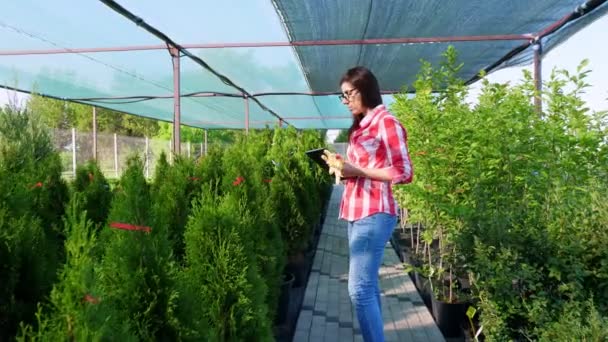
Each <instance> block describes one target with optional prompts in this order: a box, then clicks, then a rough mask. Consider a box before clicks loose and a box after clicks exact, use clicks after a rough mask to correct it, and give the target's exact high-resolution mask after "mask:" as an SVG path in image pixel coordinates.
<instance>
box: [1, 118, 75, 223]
mask: <svg viewBox="0 0 608 342" xmlns="http://www.w3.org/2000/svg"><path fill="white" fill-rule="evenodd" d="M0 158H1V160H2V167H3V168H5V169H6V170H7V171H8V172H10V173H11V174H12V175H13V177H14V179H13V180H14V182H16V183H15V184H21V185H22V186H26V187H29V188H30V189H32V191H31V192H30V196H29V198H27V201H26V203H25V206H26V207H27V208H28V209H29V211H30V212H31V213H32V215H35V216H36V217H39V218H40V219H41V223H42V226H43V228H44V229H45V230H46V231H49V232H51V231H52V232H54V233H55V234H57V232H58V229H57V228H58V227H60V226H61V224H62V222H61V217H62V216H63V213H64V210H65V209H64V206H65V203H67V201H68V187H67V184H66V182H65V181H64V180H63V179H62V178H61V170H62V166H61V158H60V157H59V154H58V153H57V152H56V151H55V149H54V147H53V144H52V142H51V139H50V136H49V134H48V132H47V130H46V128H45V127H43V126H41V124H40V121H39V120H37V116H36V113H28V112H25V111H22V110H19V109H12V108H8V107H7V108H4V109H3V110H2V111H1V112H0Z"/></svg>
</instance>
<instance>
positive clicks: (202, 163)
mask: <svg viewBox="0 0 608 342" xmlns="http://www.w3.org/2000/svg"><path fill="white" fill-rule="evenodd" d="M223 155H224V148H223V147H221V146H219V145H211V146H210V147H209V150H208V151H207V154H206V155H205V156H204V157H202V158H200V159H199V161H198V164H197V165H196V168H195V171H194V177H196V178H197V179H198V180H199V182H200V183H201V184H211V186H212V188H213V191H214V192H217V193H220V192H221V185H222V178H223V176H224V174H223V168H222V165H223V164H222V158H223ZM199 195H200V192H195V193H194V196H195V197H198V196H199Z"/></svg>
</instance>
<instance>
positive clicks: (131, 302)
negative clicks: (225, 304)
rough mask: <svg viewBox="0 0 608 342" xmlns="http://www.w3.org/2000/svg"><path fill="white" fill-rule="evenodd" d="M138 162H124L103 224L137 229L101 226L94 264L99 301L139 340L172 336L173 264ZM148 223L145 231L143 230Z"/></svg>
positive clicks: (173, 331) (162, 228)
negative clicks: (100, 250)
mask: <svg viewBox="0 0 608 342" xmlns="http://www.w3.org/2000/svg"><path fill="white" fill-rule="evenodd" d="M152 208H153V207H152V201H151V197H150V189H149V185H148V184H147V183H146V180H145V178H144V176H143V163H142V162H141V160H140V159H139V158H137V157H133V158H131V159H129V161H128V167H127V170H126V171H125V172H124V174H123V176H122V177H121V180H120V184H119V188H118V189H117V193H116V195H115V199H114V201H113V203H112V209H111V210H110V214H109V219H108V222H109V223H110V225H112V224H113V223H123V224H129V225H133V226H135V227H134V228H136V229H137V230H122V229H111V228H106V229H105V230H103V231H102V234H101V236H102V243H104V245H105V250H104V253H103V258H102V261H101V264H100V267H99V292H100V293H101V295H102V298H101V300H102V301H103V302H104V303H106V304H107V305H108V306H110V307H112V308H114V309H115V310H116V314H115V315H116V317H117V319H118V320H119V321H125V322H128V324H129V331H130V332H131V333H133V334H135V335H136V336H138V338H139V339H144V340H152V339H170V340H172V339H175V338H176V336H177V331H176V330H177V329H176V326H177V324H178V323H177V319H176V318H175V316H174V315H173V310H174V307H175V305H176V304H175V302H176V297H177V293H176V291H175V288H174V280H173V279H174V277H175V265H174V263H173V259H172V256H171V253H172V248H171V243H170V240H169V234H168V231H167V228H168V227H167V226H166V225H164V224H162V223H159V222H157V221H155V218H156V216H155V215H154V213H153V212H152ZM138 227H147V228H149V229H150V230H149V231H145V230H143V229H146V228H138Z"/></svg>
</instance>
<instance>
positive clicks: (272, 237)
mask: <svg viewBox="0 0 608 342" xmlns="http://www.w3.org/2000/svg"><path fill="white" fill-rule="evenodd" d="M271 138H272V137H271V136H270V134H268V133H267V132H260V133H258V132H251V133H250V134H249V135H247V136H246V135H241V136H239V137H238V138H237V142H236V143H235V144H233V145H232V146H231V147H230V148H228V149H227V150H226V151H225V153H224V155H223V173H224V178H223V186H222V189H223V191H222V193H224V194H229V195H233V196H235V198H238V199H239V200H240V201H242V203H243V204H244V205H243V206H242V207H240V208H239V211H238V214H239V216H240V217H241V218H242V219H243V220H244V221H245V222H247V225H248V226H249V229H248V230H247V232H248V233H249V234H248V235H247V236H245V237H244V238H245V239H246V240H247V241H251V242H252V243H251V248H252V250H253V252H254V255H255V259H256V264H257V267H258V269H259V270H260V274H261V276H262V278H263V279H264V282H265V284H266V287H267V288H268V289H269V290H268V293H267V296H266V303H267V305H268V307H269V310H268V315H269V318H270V319H272V318H273V317H274V312H275V311H276V307H277V303H278V296H277V294H278V293H279V287H280V284H281V273H282V271H283V268H284V264H285V261H284V259H285V256H284V246H283V241H282V239H281V231H280V228H279V223H280V222H279V221H277V220H276V216H275V213H274V211H273V210H272V208H271V207H270V206H269V205H268V204H269V196H268V194H269V192H270V191H269V186H268V184H269V183H268V182H269V181H270V182H271V181H272V178H267V177H269V175H268V174H267V173H268V168H267V167H268V164H267V160H266V159H265V158H264V156H265V154H266V151H267V149H268V146H269V145H270V141H271V140H270V139H271ZM243 171H246V172H243ZM265 173H266V176H264V174H265Z"/></svg>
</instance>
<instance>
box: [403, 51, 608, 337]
mask: <svg viewBox="0 0 608 342" xmlns="http://www.w3.org/2000/svg"><path fill="white" fill-rule="evenodd" d="M459 68H460V65H459V64H458V63H457V62H456V53H455V50H453V49H448V51H447V52H446V54H445V61H444V62H443V63H442V64H441V65H440V66H439V67H438V68H433V67H432V66H431V65H430V64H428V63H423V66H422V69H421V72H420V74H419V77H418V79H417V81H416V82H415V90H416V96H415V97H413V98H410V97H409V96H407V94H403V95H399V96H397V101H396V103H395V105H394V107H393V110H394V112H395V113H396V114H397V115H398V116H399V118H400V119H401V120H402V122H404V123H406V126H407V128H408V136H409V147H410V150H411V154H412V162H413V164H414V166H415V170H416V177H415V179H414V184H413V185H412V186H408V187H407V188H402V190H398V192H400V191H402V192H406V193H407V196H405V195H402V196H401V197H400V198H401V199H402V201H403V200H405V199H407V202H406V203H402V206H404V207H407V208H408V209H409V212H410V213H411V215H410V220H412V221H413V222H421V223H423V226H424V233H423V234H422V235H423V237H424V238H425V239H423V240H426V241H427V242H429V243H430V242H431V241H432V240H433V239H439V240H440V244H439V246H440V249H439V251H438V253H436V252H434V253H435V254H437V255H433V256H432V257H431V258H430V261H429V258H428V257H427V258H426V259H425V260H426V261H427V263H429V262H430V264H429V265H428V274H430V275H431V276H432V277H433V278H434V279H435V285H436V288H435V290H436V292H437V293H436V294H437V295H439V296H445V299H448V300H449V299H452V300H455V299H457V298H458V293H455V294H453V296H454V297H452V298H448V295H447V292H448V291H445V289H446V287H447V286H452V285H448V284H446V283H445V282H444V281H443V280H444V279H445V277H446V273H447V271H448V270H452V271H453V272H454V273H455V274H456V275H458V276H460V277H466V276H467V274H469V275H471V276H472V280H473V290H474V296H475V303H476V304H477V305H478V306H479V307H480V309H481V324H482V325H483V327H484V334H485V336H486V337H487V338H488V339H491V340H512V339H522V338H530V339H538V338H540V335H541V331H544V330H542V329H544V328H545V327H550V326H554V324H557V323H556V322H558V320H559V319H560V318H559V316H557V315H556V314H555V313H561V312H563V311H564V310H565V308H566V307H567V305H569V304H567V303H570V302H573V303H583V302H585V301H586V300H587V299H588V298H591V297H593V298H594V300H595V303H596V305H597V310H598V311H597V312H598V313H599V315H600V316H604V317H605V316H606V315H607V314H608V305H607V303H608V302H607V295H608V292H607V288H606V285H605V284H606V283H607V278H606V271H605V270H606V269H607V268H606V265H608V261H607V260H608V259H607V255H606V253H605V248H602V247H600V246H602V245H605V244H606V243H608V235H606V232H605V227H606V226H607V224H608V215H607V214H606V213H607V212H608V210H607V209H608V208H607V207H606V206H605V205H604V204H603V202H602V201H601V200H600V199H601V198H602V195H601V194H603V193H605V191H606V189H607V187H608V183H607V182H606V180H607V179H608V177H606V170H607V166H608V159H607V157H606V156H607V145H606V142H607V141H606V136H607V134H606V133H608V132H607V131H606V126H605V122H606V113H591V112H590V111H589V109H588V108H586V107H585V104H584V102H583V101H582V100H581V99H580V94H581V93H582V92H584V89H585V87H586V86H587V84H586V82H585V79H586V77H587V76H588V72H587V71H585V63H584V62H583V63H582V64H581V66H580V67H579V68H578V70H577V71H576V74H574V75H572V74H570V73H568V72H566V71H562V70H555V71H554V72H553V74H552V76H551V77H550V78H549V80H548V81H547V82H546V84H545V89H546V91H545V93H544V94H543V96H544V100H545V106H544V108H545V111H544V112H543V113H538V112H536V110H535V107H534V105H533V98H534V95H535V89H534V83H533V80H532V77H531V75H530V74H529V73H525V74H524V80H523V83H522V84H521V85H517V86H511V85H509V84H491V83H489V82H488V81H486V80H484V81H483V89H482V92H481V95H480V97H479V101H478V104H477V105H476V106H474V107H471V106H469V105H468V104H466V103H465V101H464V99H465V98H466V95H467V89H466V87H464V86H463V83H462V81H461V80H459V79H458V78H457V77H456V74H457V72H458V70H459ZM439 86H442V87H445V89H446V90H445V91H443V92H441V93H438V94H435V93H433V92H432V90H433V89H438V87H439ZM420 250H422V248H420ZM425 257H426V256H425ZM442 298H443V297H442ZM585 310H586V309H585ZM560 322H561V321H560ZM564 331H565V330H564ZM542 334H545V332H542ZM546 336H551V335H546Z"/></svg>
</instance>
